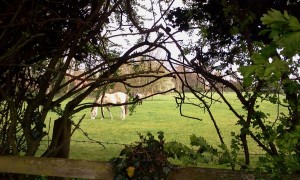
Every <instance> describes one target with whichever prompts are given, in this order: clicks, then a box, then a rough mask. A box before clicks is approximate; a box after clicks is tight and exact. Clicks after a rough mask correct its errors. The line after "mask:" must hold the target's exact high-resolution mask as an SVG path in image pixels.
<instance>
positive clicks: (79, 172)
mask: <svg viewBox="0 0 300 180" xmlns="http://www.w3.org/2000/svg"><path fill="white" fill-rule="evenodd" d="M0 172H6V173H18V174H31V175H41V176H58V177H69V178H84V179H105V180H109V179H113V172H112V166H111V165H110V164H109V163H107V162H99V161H87V160H74V159H58V158H40V157H15V156H2V157H1V156H0Z"/></svg>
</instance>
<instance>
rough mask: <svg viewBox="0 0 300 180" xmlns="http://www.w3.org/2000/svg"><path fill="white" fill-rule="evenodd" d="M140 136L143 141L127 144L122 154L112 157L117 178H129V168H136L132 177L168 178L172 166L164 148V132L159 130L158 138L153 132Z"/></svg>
mask: <svg viewBox="0 0 300 180" xmlns="http://www.w3.org/2000/svg"><path fill="white" fill-rule="evenodd" d="M139 137H140V140H141V142H137V144H136V145H131V146H125V148H124V149H123V150H122V151H121V153H120V156H119V157H118V158H114V159H112V163H113V167H114V172H115V173H116V175H115V179H128V178H129V176H130V175H129V176H128V174H129V173H128V172H127V171H128V170H127V169H128V168H134V169H133V172H134V175H133V176H132V179H166V178H167V177H168V174H169V173H170V172H171V169H172V166H171V164H170V163H169V161H168V153H167V152H166V151H165V150H164V145H165V142H164V135H163V132H158V140H156V139H155V138H154V136H153V135H152V134H151V133H148V134H147V136H143V135H141V134H139Z"/></svg>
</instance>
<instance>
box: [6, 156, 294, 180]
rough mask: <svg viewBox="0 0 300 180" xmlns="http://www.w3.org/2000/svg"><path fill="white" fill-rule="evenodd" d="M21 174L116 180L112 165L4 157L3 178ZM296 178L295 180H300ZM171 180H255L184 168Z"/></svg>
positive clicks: (226, 172) (224, 172)
mask: <svg viewBox="0 0 300 180" xmlns="http://www.w3.org/2000/svg"><path fill="white" fill-rule="evenodd" d="M2 172H4V173H17V174H30V175H40V176H56V177H66V178H81V179H105V180H110V179H113V176H114V174H113V171H112V166H111V164H110V163H108V162H100V161H87V160H74V159H73V160H72V159H57V158H41V157H16V156H0V174H1V173H2ZM298 177H299V176H295V177H293V178H291V179H297V178H298ZM168 179H169V180H199V179H205V180H210V179H211V180H215V179H216V180H217V179H220V180H223V179H231V180H235V179H236V180H242V179H247V180H249V179H255V176H254V175H253V174H247V173H245V172H242V171H231V170H224V169H210V168H193V167H191V168H183V169H180V170H178V171H173V172H172V173H171V174H170V176H169V178H168Z"/></svg>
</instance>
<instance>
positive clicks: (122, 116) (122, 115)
mask: <svg viewBox="0 0 300 180" xmlns="http://www.w3.org/2000/svg"><path fill="white" fill-rule="evenodd" d="M120 107H121V119H122V120H125V107H124V106H120Z"/></svg>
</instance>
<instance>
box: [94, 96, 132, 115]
mask: <svg viewBox="0 0 300 180" xmlns="http://www.w3.org/2000/svg"><path fill="white" fill-rule="evenodd" d="M128 99H129V97H128V95H127V94H125V93H123V92H116V93H113V94H109V93H105V94H104V96H102V95H101V96H100V97H99V98H96V100H95V102H94V103H97V104H101V105H105V106H106V109H107V110H108V113H109V115H110V118H111V119H113V116H112V114H111V112H110V109H109V106H110V105H118V104H123V105H120V107H121V119H122V120H124V119H125V115H126V114H127V111H128V107H127V104H124V103H127V102H128ZM97 114H98V106H94V107H92V113H91V119H95V118H96V116H97ZM101 115H102V118H101V119H103V118H104V115H103V106H101Z"/></svg>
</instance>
